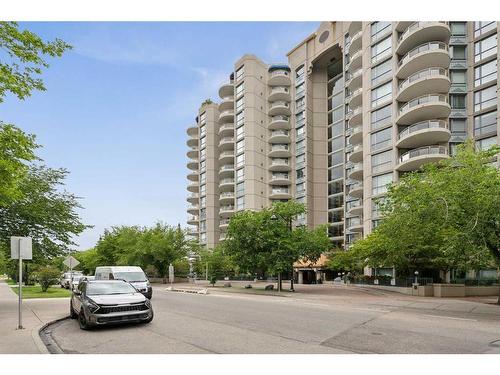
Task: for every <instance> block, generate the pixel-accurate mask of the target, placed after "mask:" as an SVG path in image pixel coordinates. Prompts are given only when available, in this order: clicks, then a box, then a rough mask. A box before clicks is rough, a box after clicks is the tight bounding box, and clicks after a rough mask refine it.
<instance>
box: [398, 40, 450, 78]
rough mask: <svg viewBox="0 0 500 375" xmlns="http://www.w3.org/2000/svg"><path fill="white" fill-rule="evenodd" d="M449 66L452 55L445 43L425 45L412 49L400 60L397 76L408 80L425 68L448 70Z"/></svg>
mask: <svg viewBox="0 0 500 375" xmlns="http://www.w3.org/2000/svg"><path fill="white" fill-rule="evenodd" d="M449 66H450V54H449V51H448V46H447V45H446V44H445V43H442V42H430V43H424V44H421V45H419V46H418V47H416V48H414V49H412V50H411V51H410V52H408V53H407V54H406V55H404V56H403V57H402V58H401V60H399V63H398V71H397V73H396V76H397V77H398V78H400V79H406V78H408V77H409V76H411V75H412V74H413V73H416V72H419V71H421V70H422V69H425V68H429V67H436V68H445V69H448V67H449Z"/></svg>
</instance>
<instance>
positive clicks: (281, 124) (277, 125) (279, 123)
mask: <svg viewBox="0 0 500 375" xmlns="http://www.w3.org/2000/svg"><path fill="white" fill-rule="evenodd" d="M269 129H271V130H275V129H290V117H288V116H273V117H271V121H270V122H269Z"/></svg>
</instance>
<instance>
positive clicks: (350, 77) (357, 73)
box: [345, 68, 363, 86]
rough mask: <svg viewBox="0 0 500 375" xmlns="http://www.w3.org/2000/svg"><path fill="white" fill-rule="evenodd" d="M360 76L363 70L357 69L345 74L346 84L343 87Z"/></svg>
mask: <svg viewBox="0 0 500 375" xmlns="http://www.w3.org/2000/svg"><path fill="white" fill-rule="evenodd" d="M361 74H363V68H359V69H358V70H356V71H354V72H352V73H351V72H347V73H346V83H345V85H346V86H348V85H349V83H351V81H352V80H353V79H354V78H356V77H357V76H360V75H361Z"/></svg>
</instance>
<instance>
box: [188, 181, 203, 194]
mask: <svg viewBox="0 0 500 375" xmlns="http://www.w3.org/2000/svg"><path fill="white" fill-rule="evenodd" d="M187 189H188V191H190V192H191V193H197V192H198V190H199V189H200V185H199V184H198V182H190V183H189V184H188V186H187Z"/></svg>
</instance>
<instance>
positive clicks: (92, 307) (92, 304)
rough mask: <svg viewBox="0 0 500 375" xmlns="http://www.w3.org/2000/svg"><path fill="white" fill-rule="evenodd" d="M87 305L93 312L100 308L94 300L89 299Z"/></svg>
mask: <svg viewBox="0 0 500 375" xmlns="http://www.w3.org/2000/svg"><path fill="white" fill-rule="evenodd" d="M87 306H88V308H89V310H90V312H91V313H95V312H96V311H97V310H99V305H98V304H96V303H95V302H93V301H90V300H88V301H87Z"/></svg>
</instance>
